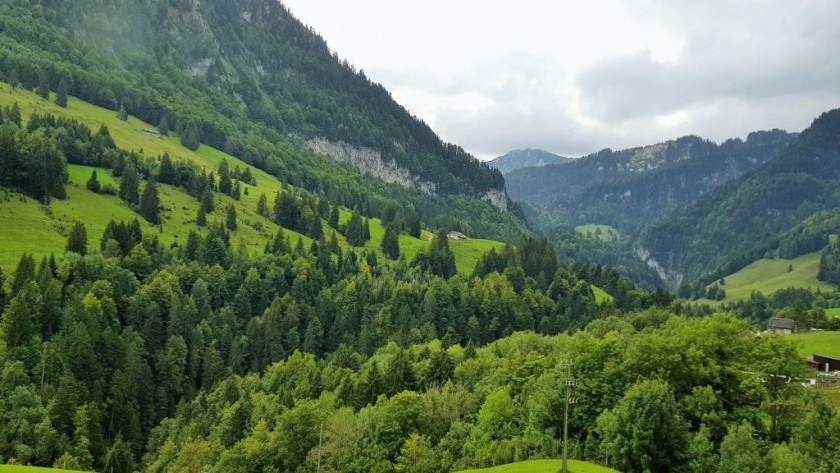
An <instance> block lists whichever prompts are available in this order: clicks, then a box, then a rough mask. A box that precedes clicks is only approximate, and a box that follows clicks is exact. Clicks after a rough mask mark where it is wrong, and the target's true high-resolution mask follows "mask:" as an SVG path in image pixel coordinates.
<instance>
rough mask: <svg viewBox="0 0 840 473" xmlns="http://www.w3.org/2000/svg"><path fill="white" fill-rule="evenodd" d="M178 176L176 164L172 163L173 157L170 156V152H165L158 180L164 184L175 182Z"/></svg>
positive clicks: (161, 160)
mask: <svg viewBox="0 0 840 473" xmlns="http://www.w3.org/2000/svg"><path fill="white" fill-rule="evenodd" d="M176 177H177V173H176V172H175V166H173V165H172V158H170V157H169V153H163V156H162V157H161V158H160V170H158V176H157V180H158V181H160V182H161V183H163V184H175V179H176Z"/></svg>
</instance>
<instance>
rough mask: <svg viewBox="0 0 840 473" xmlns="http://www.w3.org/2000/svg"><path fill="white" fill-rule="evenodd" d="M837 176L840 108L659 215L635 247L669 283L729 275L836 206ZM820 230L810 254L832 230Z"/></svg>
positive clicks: (838, 202)
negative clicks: (766, 158)
mask: <svg viewBox="0 0 840 473" xmlns="http://www.w3.org/2000/svg"><path fill="white" fill-rule="evenodd" d="M838 179H840V110H833V111H831V112H827V113H824V114H823V115H821V116H820V117H819V118H817V119H816V120H815V121H814V122H813V124H812V125H811V126H810V127H809V128H808V129H807V130H805V131H804V132H803V133H802V134H801V136H800V138H799V140H798V141H797V143H796V144H795V145H793V146H791V147H790V148H789V149H788V150H787V151H785V152H784V153H783V154H782V155H781V156H779V157H778V158H777V159H775V160H773V161H771V162H769V163H768V164H767V165H766V166H764V167H762V168H761V169H759V170H757V171H754V172H752V173H750V174H747V175H745V176H743V177H742V178H740V179H738V180H736V181H732V182H730V183H728V184H725V185H723V186H721V187H720V188H719V189H717V190H715V191H714V192H712V193H710V194H708V195H706V196H704V197H703V198H701V199H700V200H698V201H697V202H696V203H694V204H692V205H689V206H686V207H683V208H679V209H677V210H675V211H674V212H672V213H670V214H669V215H667V216H665V217H663V218H661V219H660V220H659V221H658V222H657V223H656V224H654V225H652V226H651V227H650V228H648V229H646V230H645V232H644V234H643V236H642V239H641V242H640V246H641V247H642V248H643V251H645V252H649V254H650V256H651V258H653V259H655V260H656V261H657V262H658V263H659V264H661V265H662V266H663V267H664V269H665V271H666V272H668V273H669V275H670V278H671V279H672V281H679V280H681V279H682V278H683V277H684V278H686V279H688V280H689V281H693V280H694V279H696V278H699V277H701V276H703V275H704V274H705V273H709V274H708V276H709V277H713V275H714V274H717V273H718V272H720V271H717V270H720V269H721V268H725V269H724V270H723V271H724V272H723V273H722V274H721V275H723V274H728V273H730V272H733V271H735V270H737V269H739V268H740V267H743V266H745V265H746V264H748V263H749V262H752V261H754V260H756V259H758V258H761V257H762V256H763V255H764V254H765V253H766V252H767V251H770V250H773V249H777V248H779V245H780V242H782V243H784V241H783V240H784V237H786V236H787V238H788V239H790V240H791V241H792V240H793V239H795V238H796V235H795V234H788V232H789V231H791V230H792V229H793V228H794V227H795V226H796V225H798V224H800V222H802V221H803V220H805V219H806V218H808V217H809V216H811V215H812V214H814V213H815V212H817V211H820V210H826V209H832V208H835V207H837V206H838V205H840V194H838V192H837V189H838V187H837V184H838ZM815 223H818V222H815ZM823 230H824V232H822V233H820V234H819V235H817V236H818V241H817V247H816V248H813V245H812V244H810V243H809V244H805V246H807V247H809V251H815V250H818V249H819V248H820V247H821V245H824V244H825V243H826V239H825V235H826V234H827V233H830V232H831V231H832V230H834V231H836V229H829V228H825V229H823ZM811 233H814V232H810V233H808V235H810V234H811ZM820 242H822V243H821V244H820ZM788 244H790V243H788ZM806 252H807V251H806ZM792 253H797V254H801V253H799V252H795V251H794V252H792ZM793 256H795V254H793ZM707 279H708V278H707Z"/></svg>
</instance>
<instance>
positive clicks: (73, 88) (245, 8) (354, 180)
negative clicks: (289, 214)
mask: <svg viewBox="0 0 840 473" xmlns="http://www.w3.org/2000/svg"><path fill="white" fill-rule="evenodd" d="M0 45H2V50H3V51H4V53H3V56H2V60H0V77H1V78H6V79H12V78H13V79H14V82H16V83H19V84H21V85H23V86H24V87H26V88H29V89H34V88H36V87H38V86H39V85H43V87H44V88H46V89H51V90H58V88H59V85H61V84H63V85H64V87H65V88H66V90H67V91H68V93H69V95H71V96H75V97H78V98H80V99H82V100H84V101H86V102H89V103H92V104H95V105H99V106H103V107H105V108H108V109H111V110H114V111H116V110H119V109H124V110H125V111H126V112H127V113H128V114H130V115H134V116H137V117H138V118H140V119H141V120H144V121H145V122H148V123H151V124H159V123H161V122H162V121H165V122H166V123H167V125H168V126H169V128H172V129H173V130H177V131H184V130H194V131H195V135H196V136H197V138H198V140H199V141H200V142H201V143H203V144H205V145H209V146H212V147H214V148H217V149H220V150H224V151H226V152H228V153H229V154H231V155H233V156H236V157H237V158H239V159H241V160H242V161H244V162H246V163H248V164H252V165H254V166H255V167H258V168H260V169H263V170H266V171H267V172H269V173H270V174H272V175H275V176H278V177H281V179H282V180H283V182H285V183H289V184H292V185H295V186H297V187H301V188H305V189H308V190H310V191H312V192H316V193H321V192H323V193H325V194H327V195H329V197H330V199H331V200H333V201H335V202H336V203H340V204H342V205H345V206H346V207H349V208H354V207H358V208H361V209H362V210H363V211H364V212H365V213H369V214H372V215H376V216H379V215H382V214H384V212H385V211H386V210H387V209H388V208H389V207H406V206H411V207H414V209H415V210H416V211H417V212H419V213H420V215H421V218H423V220H424V221H425V222H427V223H428V224H430V225H432V226H436V227H445V226H452V225H455V224H457V222H465V223H466V224H467V225H468V227H469V229H470V231H471V232H472V233H474V234H480V235H483V236H492V237H497V238H506V239H515V238H517V235H519V234H521V233H522V232H523V231H524V230H523V229H524V227H523V226H522V225H521V223H517V219H516V218H511V217H510V216H509V215H505V214H507V212H506V209H507V207H508V203H509V200H508V198H507V195H506V193H505V187H504V179H503V177H502V174H501V173H500V172H499V171H498V170H495V169H491V168H490V167H489V166H487V165H486V164H484V163H481V162H480V161H478V160H477V159H475V158H474V157H472V156H470V155H469V154H468V153H466V152H465V151H464V150H463V149H461V148H459V147H458V146H455V145H452V144H449V143H444V142H443V141H441V140H440V138H438V137H437V135H436V134H435V133H434V132H433V130H431V128H429V127H428V126H427V125H426V124H425V123H423V122H422V121H420V120H418V119H417V118H415V117H413V116H412V115H411V114H410V113H409V112H408V111H407V110H406V109H405V108H403V107H402V106H400V105H399V104H398V103H396V102H395V101H394V100H393V98H392V97H391V94H390V93H389V92H388V91H387V90H386V89H385V88H383V87H382V86H381V85H380V84H377V83H374V82H372V81H371V80H370V79H368V78H367V76H366V75H365V74H364V72H363V71H361V70H357V69H356V68H355V67H353V66H352V65H350V64H348V63H347V62H346V61H342V60H340V59H339V57H338V55H337V54H336V53H335V52H333V51H331V50H330V49H329V48H328V47H327V44H326V42H325V41H324V40H323V39H322V38H321V37H320V36H319V35H318V34H317V33H315V31H314V30H313V29H312V28H309V27H307V26H305V25H303V24H302V23H301V22H299V21H298V20H297V19H296V18H295V17H294V16H293V15H292V14H291V13H290V12H289V11H288V9H286V8H285V7H284V6H283V5H282V4H281V3H279V2H277V1H274V0H244V1H236V2H234V1H219V0H196V1H191V0H190V1H187V0H150V1H143V2H135V1H130V0H116V1H111V0H81V1H77V2H76V1H74V2H69V1H56V2H39V5H37V6H36V7H34V8H33V7H30V6H29V4H27V3H21V2H0ZM362 175H370V176H373V177H375V178H377V179H378V180H381V181H385V182H387V183H392V184H396V185H397V186H399V187H402V188H404V189H405V190H406V192H402V191H398V190H395V189H394V188H393V187H389V186H384V185H383V184H382V183H381V182H376V181H372V180H369V179H366V178H365V177H364V176H362ZM491 206H493V207H496V209H498V211H495V210H493V209H492V208H489V207H491ZM444 207H447V208H449V209H451V210H452V212H451V213H449V214H448V215H441V212H440V209H441V208H444ZM458 209H460V210H458ZM476 215H481V217H478V218H476V217H475V216H476ZM495 222H503V223H501V224H499V223H495Z"/></svg>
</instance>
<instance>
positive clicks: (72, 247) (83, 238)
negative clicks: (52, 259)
mask: <svg viewBox="0 0 840 473" xmlns="http://www.w3.org/2000/svg"><path fill="white" fill-rule="evenodd" d="M66 250H67V251H68V252H72V253H78V254H80V255H85V254H87V230H86V229H85V224H84V223H82V222H76V223H75V224H74V225H73V229H72V230H70V235H68V236H67V247H66Z"/></svg>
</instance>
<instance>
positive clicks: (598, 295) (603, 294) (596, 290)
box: [589, 284, 615, 305]
mask: <svg viewBox="0 0 840 473" xmlns="http://www.w3.org/2000/svg"><path fill="white" fill-rule="evenodd" d="M589 287H591V288H592V293H593V294H594V295H595V302H596V303H597V304H598V305H601V304H603V303H605V302H612V301H613V300H615V298H613V296H611V295H610V294H608V293H607V291H605V290H603V289H601V288H600V287H598V286H594V285H592V284H590V285H589Z"/></svg>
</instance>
